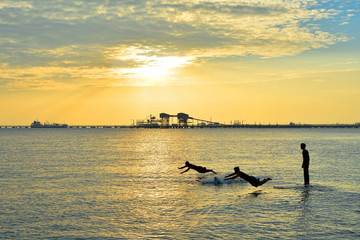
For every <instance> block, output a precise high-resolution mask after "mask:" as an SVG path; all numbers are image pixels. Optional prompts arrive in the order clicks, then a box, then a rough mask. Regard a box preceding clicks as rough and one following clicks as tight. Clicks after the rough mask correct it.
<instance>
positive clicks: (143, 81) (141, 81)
mask: <svg viewBox="0 0 360 240" xmlns="http://www.w3.org/2000/svg"><path fill="white" fill-rule="evenodd" d="M149 52H150V51H149V50H147V51H144V50H141V51H140V50H139V49H132V51H125V52H123V54H120V55H118V56H117V59H118V60H121V61H123V62H128V63H129V65H130V67H126V68H124V67H122V68H115V69H114V73H115V74H117V75H118V76H119V77H121V78H127V79H129V80H132V82H133V83H134V85H157V84H166V83H167V80H169V79H170V78H171V77H172V75H174V74H175V73H176V70H177V69H179V68H181V67H183V66H185V65H188V64H190V63H191V62H192V60H193V59H192V58H191V57H179V56H156V55H150V54H149ZM124 53H125V54H124ZM126 53H127V54H126Z"/></svg>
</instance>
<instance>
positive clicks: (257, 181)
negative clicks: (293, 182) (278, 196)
mask: <svg viewBox="0 0 360 240" xmlns="http://www.w3.org/2000/svg"><path fill="white" fill-rule="evenodd" d="M234 171H235V172H234V173H232V174H230V175H228V176H226V177H225V178H224V180H225V181H226V180H231V179H235V178H237V177H239V178H242V179H244V180H245V181H247V182H249V183H250V184H251V185H253V186H254V187H258V186H261V185H263V184H264V183H266V182H267V181H269V180H272V179H271V178H265V179H263V180H261V181H260V179H259V178H256V177H253V176H249V175H247V174H246V173H244V172H242V171H240V168H239V167H235V168H234Z"/></svg>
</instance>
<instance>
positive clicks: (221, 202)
mask: <svg viewBox="0 0 360 240" xmlns="http://www.w3.org/2000/svg"><path fill="white" fill-rule="evenodd" d="M0 133H1V138H0V141H1V142H0V143H1V146H2V149H1V152H0V154H1V155H0V157H1V172H0V182H1V192H2V193H3V194H2V196H1V199H0V203H1V206H2V210H1V222H2V223H3V224H2V226H1V231H0V238H4V239H75V238H80V239H137V238H140V239H149V238H166V239H195V238H196V239H234V238H235V239H275V238H281V239H283V238H287V239H289V238H290V239H312V238H320V239H338V238H346V239H357V238H359V236H360V235H359V234H360V233H359V230H358V229H359V224H358V223H359V222H360V221H359V220H360V204H359V201H358V199H359V197H360V195H359V193H358V192H359V187H358V185H357V183H358V182H359V180H360V179H359V178H360V176H359V161H358V160H359V156H360V149H359V146H360V144H359V143H360V135H359V133H360V132H359V130H357V129H183V130H178V129H169V130H161V129H156V130H155V129H151V130H150V129H143V130H140V129H61V130H60V129H1V130H0ZM301 142H306V143H307V144H308V149H309V151H310V156H311V165H310V177H311V186H308V187H304V186H303V185H302V182H303V179H302V169H301V161H302V157H301V151H300V149H299V144H300V143H301ZM185 161H190V162H191V163H194V164H197V165H202V166H206V167H207V168H210V169H214V170H216V171H217V172H218V177H219V178H221V177H223V176H225V175H226V174H229V173H231V172H232V171H233V168H234V167H235V166H240V168H241V169H242V170H243V171H244V172H246V173H248V174H250V175H254V176H256V177H260V178H264V177H268V176H270V177H272V178H273V180H272V181H270V182H268V183H266V184H265V185H263V186H261V187H259V188H254V187H252V186H251V185H250V184H248V183H246V182H245V181H243V180H236V181H232V182H230V183H224V184H215V182H214V179H213V174H209V173H208V174H205V178H204V175H203V174H199V173H196V172H195V171H193V170H190V171H189V172H187V173H184V174H180V172H181V170H179V169H178V167H180V166H183V165H184V162H185ZM334 169H336V171H334ZM199 177H200V178H199Z"/></svg>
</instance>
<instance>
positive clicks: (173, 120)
mask: <svg viewBox="0 0 360 240" xmlns="http://www.w3.org/2000/svg"><path fill="white" fill-rule="evenodd" d="M34 123H38V124H36V125H34ZM34 123H33V124H31V125H14V126H9V125H4V126H1V125H0V129H2V128H75V129H76V128H77V129H97V128H102V129H104V128H164V129H170V128H183V129H186V128H359V127H360V122H357V123H354V124H341V123H336V124H301V123H299V124H296V123H292V122H291V123H289V124H261V123H260V124H256V123H255V124H244V123H243V121H241V122H240V121H234V124H225V123H219V122H215V121H211V120H210V121H209V120H204V119H199V118H196V117H191V116H189V114H186V113H178V114H176V115H171V114H167V113H160V115H159V118H157V117H155V116H153V115H149V116H148V117H147V118H145V119H141V120H136V122H135V121H133V123H132V124H131V125H67V124H41V123H40V122H38V121H34ZM39 124H40V125H39ZM38 125H39V126H40V127H39V126H38Z"/></svg>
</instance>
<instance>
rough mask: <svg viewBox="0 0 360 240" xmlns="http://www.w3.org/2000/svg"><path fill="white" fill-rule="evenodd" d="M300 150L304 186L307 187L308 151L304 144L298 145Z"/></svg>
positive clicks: (308, 182)
mask: <svg viewBox="0 0 360 240" xmlns="http://www.w3.org/2000/svg"><path fill="white" fill-rule="evenodd" d="M300 148H301V150H302V156H303V163H302V166H301V167H302V168H303V169H304V185H309V184H310V180H309V165H310V156H309V152H308V150H306V149H305V148H306V144H305V143H302V144H300Z"/></svg>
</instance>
